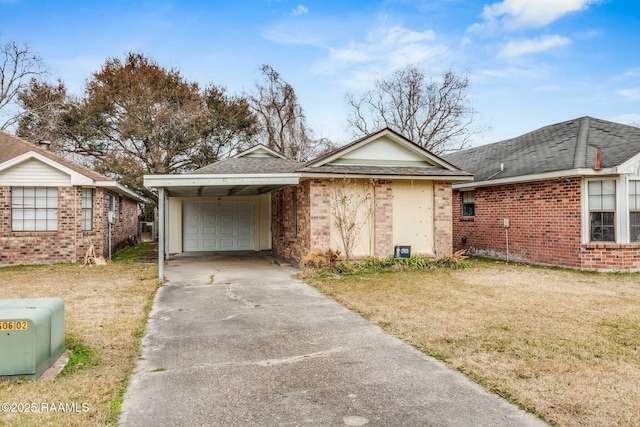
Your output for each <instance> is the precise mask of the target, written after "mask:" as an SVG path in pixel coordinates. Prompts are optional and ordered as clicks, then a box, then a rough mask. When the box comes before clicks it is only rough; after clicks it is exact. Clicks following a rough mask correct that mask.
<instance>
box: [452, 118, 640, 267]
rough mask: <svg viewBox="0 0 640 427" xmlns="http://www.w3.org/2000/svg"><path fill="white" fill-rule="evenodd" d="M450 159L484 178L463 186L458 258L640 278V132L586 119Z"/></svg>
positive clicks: (457, 194) (456, 228)
mask: <svg viewBox="0 0 640 427" xmlns="http://www.w3.org/2000/svg"><path fill="white" fill-rule="evenodd" d="M444 158H445V159H446V160H447V161H449V162H451V163H453V164H455V165H456V166H458V167H460V168H462V169H463V170H465V171H468V172H471V173H473V174H474V175H475V180H474V181H473V182H465V183H458V184H454V191H453V200H454V204H453V239H454V248H455V249H463V248H464V249H468V250H469V251H470V252H471V253H473V254H475V255H480V256H486V257H491V258H501V259H506V258H508V259H510V260H514V261H522V262H528V263H536V264H545V265H559V266H567V267H577V268H583V269H598V270H632V271H638V270H640V129H639V128H636V127H633V126H627V125H622V124H618V123H613V122H608V121H604V120H599V119H595V118H591V117H582V118H578V119H575V120H570V121H566V122H562V123H558V124H555V125H551V126H546V127H543V128H541V129H538V130H536V131H533V132H530V133H528V134H525V135H522V136H519V137H517V138H513V139H509V140H506V141H501V142H497V143H494V144H488V145H484V146H480V147H476V148H471V149H468V150H463V151H460V152H456V153H452V154H449V155H447V156H444ZM505 221H508V223H507V224H505ZM506 225H508V227H506Z"/></svg>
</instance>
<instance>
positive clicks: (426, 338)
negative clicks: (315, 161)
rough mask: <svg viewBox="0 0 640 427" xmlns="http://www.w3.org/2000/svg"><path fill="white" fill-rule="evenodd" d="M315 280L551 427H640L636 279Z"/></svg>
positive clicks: (497, 269)
mask: <svg viewBox="0 0 640 427" xmlns="http://www.w3.org/2000/svg"><path fill="white" fill-rule="evenodd" d="M307 280H308V281H309V282H310V283H312V284H313V285H315V286H316V287H318V288H319V289H320V290H321V291H322V292H324V293H326V294H328V295H330V296H332V297H334V298H335V299H336V300H338V301H340V302H342V303H344V304H345V305H347V306H348V307H350V308H351V309H353V310H355V311H357V312H359V313H361V314H363V315H364V316H365V317H366V318H368V319H370V320H371V321H372V322H374V323H377V324H378V325H380V326H381V327H382V328H383V329H385V330H387V331H388V332H390V333H392V334H394V335H396V336H398V337H400V338H401V339H403V340H405V341H407V342H409V343H410V344H412V345H413V346H415V347H416V348H418V349H420V350H422V351H424V352H425V353H427V354H429V355H432V356H435V357H437V358H439V359H441V360H443V361H445V362H446V363H447V364H448V365H450V366H451V367H453V368H455V369H458V370H460V371H462V372H465V373H466V374H468V375H469V376H470V377H471V378H472V379H474V380H475V381H477V382H478V383H480V384H481V385H483V386H484V387H486V388H487V389H489V390H491V391H493V392H495V393H497V394H499V395H501V396H503V397H505V398H507V399H509V400H511V401H513V402H514V403H517V404H519V405H521V406H522V407H523V408H525V409H527V410H529V411H531V412H533V413H535V414H537V415H539V416H540V417H541V418H543V419H545V420H546V421H548V422H550V423H552V424H556V425H560V426H602V425H618V426H631V425H637V424H638V420H640V275H638V274H626V275H625V274H595V273H584V272H576V271H571V270H558V269H545V268H537V267H530V266H523V265H512V264H511V265H509V264H505V263H502V262H491V261H478V262H477V263H476V267H474V268H471V269H465V270H456V271H453V270H443V269H437V270H431V271H425V272H400V273H377V274H369V275H363V276H345V277H324V278H319V277H316V278H313V279H307Z"/></svg>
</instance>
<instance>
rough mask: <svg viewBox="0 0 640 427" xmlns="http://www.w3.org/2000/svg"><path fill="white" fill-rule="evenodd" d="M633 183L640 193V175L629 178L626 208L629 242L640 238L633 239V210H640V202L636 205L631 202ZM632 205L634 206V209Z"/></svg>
mask: <svg viewBox="0 0 640 427" xmlns="http://www.w3.org/2000/svg"><path fill="white" fill-rule="evenodd" d="M631 183H634V184H635V185H634V187H635V188H636V189H637V190H638V193H637V194H640V177H633V178H629V179H628V180H627V203H628V204H627V209H626V213H627V224H628V233H627V236H628V241H629V243H639V242H640V240H637V241H632V240H631V212H640V204H636V205H635V206H634V205H633V204H632V203H630V201H629V198H630V197H631V187H632V185H631ZM632 207H633V208H634V209H633V210H632Z"/></svg>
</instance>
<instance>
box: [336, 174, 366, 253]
mask: <svg viewBox="0 0 640 427" xmlns="http://www.w3.org/2000/svg"><path fill="white" fill-rule="evenodd" d="M330 206H331V215H332V217H333V221H334V224H335V226H336V228H337V229H338V233H339V234H340V241H341V243H342V249H343V250H344V256H345V258H346V261H347V262H350V261H351V258H352V257H353V250H354V249H355V247H356V245H357V244H358V242H360V239H361V238H362V232H363V230H364V228H365V226H367V225H371V224H372V216H373V189H372V187H371V182H370V181H363V180H353V179H350V178H342V179H334V180H331V192H330Z"/></svg>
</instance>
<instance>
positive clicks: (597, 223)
mask: <svg viewBox="0 0 640 427" xmlns="http://www.w3.org/2000/svg"><path fill="white" fill-rule="evenodd" d="M588 187H589V229H590V232H589V234H590V241H592V242H615V241H616V227H615V223H616V182H615V181H614V180H603V181H589V182H588Z"/></svg>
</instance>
